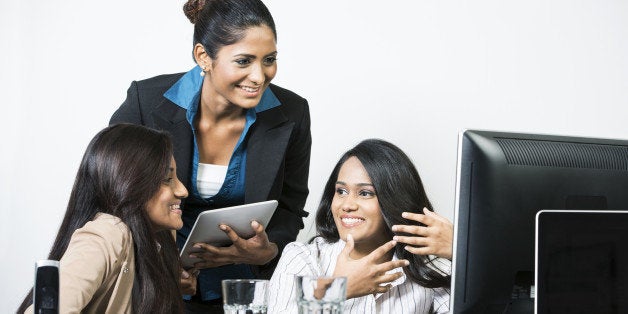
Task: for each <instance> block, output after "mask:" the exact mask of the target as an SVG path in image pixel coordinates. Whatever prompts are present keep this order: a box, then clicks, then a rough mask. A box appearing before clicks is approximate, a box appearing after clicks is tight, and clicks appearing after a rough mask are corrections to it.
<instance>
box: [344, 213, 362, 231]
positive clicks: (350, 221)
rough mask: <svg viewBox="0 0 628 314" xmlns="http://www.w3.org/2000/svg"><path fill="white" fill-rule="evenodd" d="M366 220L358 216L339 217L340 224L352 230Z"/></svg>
mask: <svg viewBox="0 0 628 314" xmlns="http://www.w3.org/2000/svg"><path fill="white" fill-rule="evenodd" d="M365 221H366V220H365V219H364V218H362V217H358V216H350V215H342V216H340V222H341V223H342V226H343V227H345V228H353V227H357V226H359V225H361V224H363V223H364V222H365Z"/></svg>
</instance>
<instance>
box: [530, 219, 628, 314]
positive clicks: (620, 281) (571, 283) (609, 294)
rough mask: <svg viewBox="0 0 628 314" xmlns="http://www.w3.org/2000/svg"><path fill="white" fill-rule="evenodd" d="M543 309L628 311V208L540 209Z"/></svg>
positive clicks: (543, 313) (541, 312)
mask: <svg viewBox="0 0 628 314" xmlns="http://www.w3.org/2000/svg"><path fill="white" fill-rule="evenodd" d="M535 239H536V241H535V243H536V268H535V273H536V280H535V286H536V288H535V289H534V291H535V292H534V301H535V304H536V306H535V307H536V313H537V314H551V313H609V314H610V313H617V314H619V313H628V241H626V240H627V239H628V211H620V210H612V211H607V210H593V211H589V210H542V211H540V212H538V213H537V215H536V237H535Z"/></svg>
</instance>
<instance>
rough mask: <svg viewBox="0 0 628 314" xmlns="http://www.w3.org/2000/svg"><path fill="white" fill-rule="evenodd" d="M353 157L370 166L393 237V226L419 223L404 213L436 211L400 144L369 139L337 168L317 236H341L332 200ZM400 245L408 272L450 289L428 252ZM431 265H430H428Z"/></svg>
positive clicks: (320, 208)
mask: <svg viewBox="0 0 628 314" xmlns="http://www.w3.org/2000/svg"><path fill="white" fill-rule="evenodd" d="M351 157H356V158H357V159H358V160H360V162H361V163H362V166H364V169H366V172H367V173H368V175H369V177H370V179H371V182H372V184H373V187H374V188H375V193H376V194H377V200H378V201H379V206H380V208H381V211H382V216H383V217H384V221H385V223H386V226H387V228H386V231H385V232H386V233H387V234H388V236H389V238H391V239H392V237H393V236H394V235H395V233H394V232H393V231H392V229H391V228H392V226H393V225H400V224H403V225H418V224H419V223H417V222H416V221H413V220H408V219H405V218H403V217H401V213H402V212H404V211H406V212H414V213H423V208H424V207H425V208H427V209H428V210H432V211H433V209H432V204H431V203H430V201H429V199H428V198H427V194H426V193H425V189H424V188H423V183H422V182H421V177H420V176H419V173H418V171H417V170H416V168H415V167H414V164H413V163H412V161H411V160H410V158H408V156H407V155H406V154H405V153H404V152H403V151H402V150H401V149H399V148H398V147H397V146H395V145H393V144H391V143H389V142H386V141H383V140H379V139H367V140H364V141H362V142H360V143H359V144H358V145H356V146H355V147H353V148H351V149H350V150H349V151H347V152H346V153H345V154H344V155H342V157H340V160H339V161H338V163H337V164H336V166H335V167H334V170H333V171H332V173H331V175H330V176H329V179H328V180H327V184H325V189H324V190H323V196H322V197H321V202H320V204H319V206H318V211H317V213H316V231H317V236H320V237H322V238H323V239H325V241H327V242H328V243H333V242H337V241H338V240H339V239H340V235H339V233H338V228H337V227H336V223H335V222H334V217H333V215H332V212H331V203H332V200H333V198H334V194H335V186H336V181H337V180H338V173H339V172H340V168H341V167H342V165H343V164H344V163H345V161H347V159H349V158H351ZM403 247H404V244H397V246H396V247H395V248H394V252H395V254H396V255H397V257H398V258H399V259H407V260H408V261H410V265H408V266H406V267H404V271H405V273H406V275H407V276H408V277H409V278H410V279H411V280H413V281H414V282H417V283H418V284H420V285H422V286H424V287H427V288H439V287H444V288H447V289H449V287H450V284H451V276H449V275H444V272H443V271H442V270H440V269H439V268H438V266H436V265H434V264H433V263H432V259H431V258H430V257H429V256H425V255H415V254H412V253H410V252H408V251H406V250H405V249H404V248H403ZM428 265H429V266H428Z"/></svg>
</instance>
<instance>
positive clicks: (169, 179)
mask: <svg viewBox="0 0 628 314" xmlns="http://www.w3.org/2000/svg"><path fill="white" fill-rule="evenodd" d="M173 181H174V178H172V177H168V178H165V179H163V181H162V182H163V184H165V185H170V184H171V183H172V182H173Z"/></svg>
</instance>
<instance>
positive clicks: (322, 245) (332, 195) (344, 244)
mask: <svg viewBox="0 0 628 314" xmlns="http://www.w3.org/2000/svg"><path fill="white" fill-rule="evenodd" d="M431 208H432V207H431V204H430V202H429V200H428V198H427V196H426V194H425V191H424V189H423V185H422V183H421V178H420V177H419V174H418V172H417V170H416V168H415V167H414V165H413V164H412V162H411V161H410V159H409V158H408V157H407V156H406V154H405V153H403V151H401V150H400V149H399V148H398V147H396V146H394V145H392V144H390V143H388V142H385V141H382V140H373V139H371V140H365V141H363V142H361V143H360V144H358V145H357V146H356V147H354V148H352V149H351V150H349V151H348V152H346V153H345V154H344V155H343V156H342V157H341V158H340V161H338V163H337V164H336V167H335V168H334V170H333V172H332V174H331V176H330V177H329V180H328V181H327V184H326V185H325V189H324V191H323V196H322V199H321V203H320V205H319V207H318V212H317V214H316V230H317V233H318V235H317V236H316V237H315V238H314V239H312V240H311V241H310V243H309V244H302V243H298V242H293V243H290V244H289V245H288V246H286V248H285V249H284V251H283V254H282V256H281V259H280V260H279V264H278V266H277V268H276V270H275V273H274V274H273V277H272V279H271V281H270V297H269V309H268V310H269V313H296V312H297V303H296V299H295V292H296V291H293V290H295V286H294V277H295V276H297V275H314V276H346V277H347V279H348V280H347V301H346V302H345V306H344V312H345V313H360V314H362V313H433V312H435V313H447V312H448V311H449V286H450V281H451V278H450V276H449V275H448V272H449V261H448V260H446V259H442V258H439V257H444V258H447V259H450V258H451V253H452V242H451V241H452V238H453V227H452V225H451V223H450V222H449V221H447V219H445V218H443V217H441V216H439V215H437V214H435V213H434V212H433V211H432V210H431ZM434 255H436V256H439V257H436V256H434Z"/></svg>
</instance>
